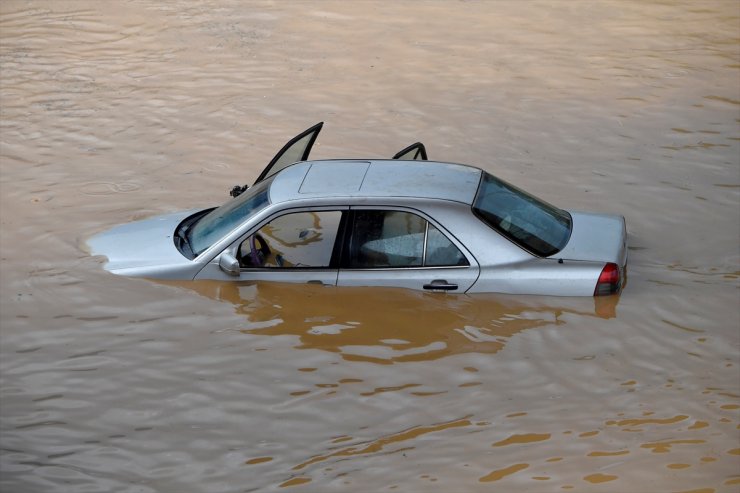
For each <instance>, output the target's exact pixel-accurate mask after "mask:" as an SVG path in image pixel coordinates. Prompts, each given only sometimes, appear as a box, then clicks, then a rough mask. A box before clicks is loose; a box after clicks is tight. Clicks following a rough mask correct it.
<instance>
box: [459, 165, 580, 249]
mask: <svg viewBox="0 0 740 493" xmlns="http://www.w3.org/2000/svg"><path fill="white" fill-rule="evenodd" d="M473 212H475V214H476V215H477V216H478V217H479V218H481V219H482V220H483V221H484V222H485V223H486V224H488V225H489V226H491V227H492V228H493V229H495V230H496V231H498V232H499V233H501V234H502V235H504V236H506V237H507V238H508V239H510V240H511V241H513V242H514V243H516V244H517V245H519V246H521V247H522V248H524V249H525V250H527V251H529V252H531V253H534V254H535V255H538V256H540V257H549V256H550V255H553V254H555V253H557V252H559V251H560V250H562V249H563V247H564V246H565V244H566V243H567V242H568V239H569V238H570V228H571V218H570V214H568V213H567V212H565V211H564V210H561V209H558V208H557V207H554V206H552V205H550V204H548V203H546V202H543V201H542V200H540V199H538V198H537V197H533V196H532V195H529V194H528V193H527V192H525V191H523V190H519V189H518V188H516V187H515V186H513V185H510V184H508V183H506V182H504V181H502V180H499V179H498V178H496V177H495V176H493V175H490V174H488V173H485V172H484V173H483V178H482V180H481V183H480V186H479V187H478V193H477V194H476V196H475V201H474V202H473Z"/></svg>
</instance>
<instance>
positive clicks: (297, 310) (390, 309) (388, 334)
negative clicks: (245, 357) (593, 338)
mask: <svg viewBox="0 0 740 493" xmlns="http://www.w3.org/2000/svg"><path fill="white" fill-rule="evenodd" d="M167 284H171V285H176V286H180V287H184V288H187V289H191V290H194V291H196V292H197V293H199V294H201V295H204V296H208V297H211V298H213V299H216V300H218V301H226V302H228V303H231V304H232V305H233V306H234V308H235V309H236V312H237V313H239V314H241V315H244V316H246V319H247V321H246V323H245V328H244V329H243V331H244V332H247V333H252V334H261V335H294V336H298V338H299V340H300V344H299V345H298V346H296V347H298V348H300V349H321V350H324V351H331V352H334V353H339V354H341V355H342V357H343V358H344V359H346V360H348V361H367V362H373V363H383V364H389V363H394V362H407V361H426V360H434V359H438V358H443V357H445V356H451V355H455V354H465V353H468V352H473V353H487V354H493V353H496V352H498V351H499V350H501V348H503V347H504V344H506V341H507V340H508V339H509V338H510V337H511V336H513V335H514V334H516V333H518V332H521V331H523V330H526V329H533V328H537V327H543V326H547V325H550V324H556V325H557V324H561V323H564V322H563V321H562V318H563V316H564V315H567V314H571V315H585V316H593V317H600V318H606V319H608V318H612V317H614V316H615V313H616V306H617V303H618V302H619V296H607V297H599V298H583V299H570V300H564V299H557V298H554V299H553V303H554V306H547V305H542V304H535V303H530V304H526V303H525V302H522V301H516V299H515V298H513V297H511V296H508V297H507V296H503V295H473V296H467V295H449V294H440V293H425V292H419V291H413V290H407V289H379V288H349V287H325V286H316V285H301V284H285V283H240V282H231V283H219V282H213V281H198V282H169V283H167ZM525 300H526V297H525ZM568 304H569V305H571V307H570V308H568V307H567V306H564V305H568ZM579 309H580V310H579Z"/></svg>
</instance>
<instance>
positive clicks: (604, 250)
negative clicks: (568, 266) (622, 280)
mask: <svg viewBox="0 0 740 493" xmlns="http://www.w3.org/2000/svg"><path fill="white" fill-rule="evenodd" d="M568 212H569V213H570V215H571V217H572V218H573V228H572V231H571V235H570V239H569V240H568V243H567V244H566V245H565V247H564V248H563V249H562V250H560V251H559V252H558V253H556V254H555V255H552V256H551V257H550V258H557V259H564V260H590V261H595V262H613V263H615V264H617V265H619V266H620V267H624V265H625V264H626V262H627V230H626V227H625V222H624V217H622V216H616V215H610V214H594V213H590V212H572V211H568Z"/></svg>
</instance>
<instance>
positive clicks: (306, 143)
mask: <svg viewBox="0 0 740 493" xmlns="http://www.w3.org/2000/svg"><path fill="white" fill-rule="evenodd" d="M323 126H324V122H319V123H317V124H316V125H314V126H313V127H311V128H309V129H307V130H304V131H303V132H301V133H300V134H298V135H296V136H295V137H293V138H292V139H291V140H290V141H289V142H288V143H287V144H285V145H284V146H283V148H282V149H280V152H278V153H277V154H276V155H275V157H274V158H272V161H270V164H268V165H267V167H265V169H264V170H263V171H262V173H261V174H260V176H259V178H257V181H255V182H254V183H255V185H256V184H257V183H259V182H261V181H262V180H264V179H265V178H268V177H270V176H272V175H274V174H275V173H277V172H278V171H280V170H281V169H283V168H285V167H286V166H288V165H291V164H293V163H296V162H298V161H305V160H307V159H308V155H309V154H310V153H311V148H312V147H313V144H314V142H316V137H318V135H319V132H320V131H321V127H323Z"/></svg>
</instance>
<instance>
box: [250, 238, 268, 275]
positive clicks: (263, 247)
mask: <svg viewBox="0 0 740 493" xmlns="http://www.w3.org/2000/svg"><path fill="white" fill-rule="evenodd" d="M258 244H259V246H258ZM271 253H272V251H271V250H270V246H269V245H268V244H267V242H266V241H265V239H264V238H263V237H262V235H261V234H259V233H255V234H253V235H252V236H251V237H250V238H249V258H250V259H251V260H252V266H253V267H262V266H263V265H265V259H266V258H267V256H268V255H270V254H271Z"/></svg>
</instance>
